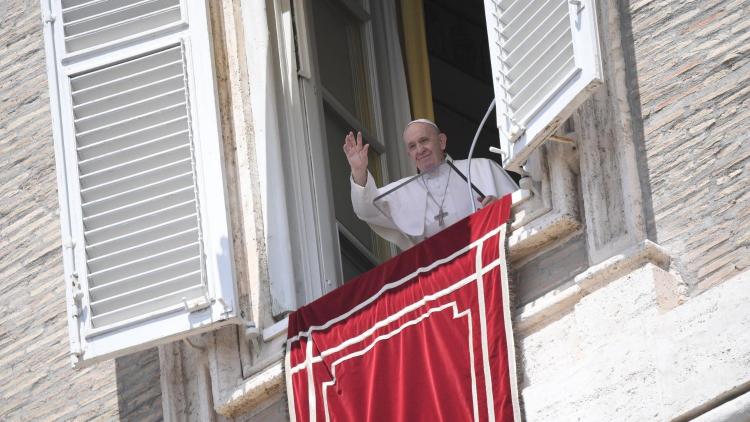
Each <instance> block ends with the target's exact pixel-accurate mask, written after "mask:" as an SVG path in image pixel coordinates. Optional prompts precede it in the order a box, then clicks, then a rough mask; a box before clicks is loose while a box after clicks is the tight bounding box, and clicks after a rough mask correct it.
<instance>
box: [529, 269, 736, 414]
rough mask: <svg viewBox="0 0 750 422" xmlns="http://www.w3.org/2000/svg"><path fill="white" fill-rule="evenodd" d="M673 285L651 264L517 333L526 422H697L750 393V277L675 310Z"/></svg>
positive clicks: (669, 278)
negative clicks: (669, 296)
mask: <svg viewBox="0 0 750 422" xmlns="http://www.w3.org/2000/svg"><path fill="white" fill-rule="evenodd" d="M671 283H673V276H672V275H671V274H669V273H668V272H666V271H664V270H662V269H660V268H658V267H656V266H654V265H652V264H647V265H646V266H643V267H641V268H640V269H639V270H637V271H634V272H632V273H630V274H628V275H626V276H624V277H620V278H618V279H616V280H614V281H612V282H611V283H608V284H606V285H605V286H603V287H601V288H600V289H598V290H596V291H595V292H593V293H591V294H590V295H587V296H585V297H583V298H582V299H581V300H580V301H579V302H578V303H576V304H575V305H573V306H572V307H569V308H568V309H567V311H566V312H564V313H560V314H559V315H558V318H557V319H554V320H547V321H546V323H545V324H542V325H541V326H538V327H536V328H534V329H532V330H528V331H525V330H517V335H518V334H520V336H521V337H522V340H521V342H520V348H521V351H522V355H523V361H524V365H523V375H522V380H521V389H522V392H523V396H522V400H523V403H524V406H523V407H524V414H525V418H526V420H528V421H549V420H601V421H605V420H606V421H609V420H617V421H645V420H656V421H665V420H689V419H692V418H693V417H695V416H699V415H701V414H703V413H704V412H706V411H707V410H710V409H712V408H713V407H714V406H717V405H720V404H722V403H724V402H725V401H727V400H729V399H731V395H732V394H734V393H736V392H740V393H741V392H745V391H747V388H748V385H750V381H749V380H750V331H748V330H747V326H748V324H750V310H748V307H747V305H746V304H747V303H748V301H749V300H750V271H746V272H744V273H741V274H739V275H737V276H735V277H734V278H732V279H730V280H726V281H725V282H724V283H722V284H721V285H718V286H716V287H714V288H712V289H710V290H708V291H706V292H705V293H704V294H702V295H700V296H698V297H694V298H692V299H690V300H688V301H687V302H685V303H684V304H682V305H679V306H677V307H674V308H672V304H670V303H668V301H664V300H663V297H661V293H660V291H662V289H663V287H664V286H668V285H670V284H671ZM748 412H750V410H749V409H748V408H747V407H745V408H743V409H741V410H740V413H741V414H742V415H744V418H743V419H739V420H747V418H748V417H750V413H748ZM705 420H722V419H721V418H720V417H717V418H708V419H705Z"/></svg>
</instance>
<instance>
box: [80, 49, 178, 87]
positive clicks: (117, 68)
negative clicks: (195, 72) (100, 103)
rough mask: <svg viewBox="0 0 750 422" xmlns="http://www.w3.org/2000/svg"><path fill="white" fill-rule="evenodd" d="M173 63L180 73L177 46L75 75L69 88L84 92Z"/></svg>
mask: <svg viewBox="0 0 750 422" xmlns="http://www.w3.org/2000/svg"><path fill="white" fill-rule="evenodd" d="M174 63H180V71H179V72H180V73H182V65H181V63H182V51H181V49H180V47H179V46H174V47H169V48H165V49H163V50H160V51H157V52H154V53H150V54H144V55H143V56H140V57H136V58H133V59H130V60H127V61H124V62H121V63H116V64H113V65H110V66H107V67H104V68H101V69H97V70H92V71H90V72H87V73H85V74H83V75H77V76H75V77H73V78H71V79H70V87H71V90H72V91H73V92H74V93H80V92H85V91H86V90H87V89H93V88H96V87H98V86H101V85H106V84H110V83H114V82H117V81H120V80H127V79H129V78H137V77H139V75H141V74H142V73H148V72H152V71H154V70H159V69H161V68H163V67H165V66H169V65H171V64H174Z"/></svg>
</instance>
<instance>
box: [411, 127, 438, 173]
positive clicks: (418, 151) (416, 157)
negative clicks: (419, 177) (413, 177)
mask: <svg viewBox="0 0 750 422" xmlns="http://www.w3.org/2000/svg"><path fill="white" fill-rule="evenodd" d="M447 140H448V138H447V137H446V136H445V134H443V133H438V131H437V130H436V129H435V128H434V127H433V126H431V125H428V124H427V123H420V122H417V123H412V124H411V125H409V127H407V128H406V130H405V131H404V144H405V145H406V152H407V153H408V154H409V157H411V159H412V161H414V164H416V166H417V168H418V169H419V171H420V172H426V171H430V170H432V169H433V168H435V167H437V165H438V164H440V163H441V162H442V161H443V151H444V150H445V143H446V141H447Z"/></svg>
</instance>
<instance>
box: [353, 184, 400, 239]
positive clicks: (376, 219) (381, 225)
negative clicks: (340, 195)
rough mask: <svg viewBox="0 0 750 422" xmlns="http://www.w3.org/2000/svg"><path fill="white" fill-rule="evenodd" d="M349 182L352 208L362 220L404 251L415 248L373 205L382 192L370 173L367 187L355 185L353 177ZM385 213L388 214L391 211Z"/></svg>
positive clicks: (390, 220)
mask: <svg viewBox="0 0 750 422" xmlns="http://www.w3.org/2000/svg"><path fill="white" fill-rule="evenodd" d="M349 182H350V184H351V195H352V208H353V209H354V213H355V214H357V217H359V219H360V220H362V221H364V222H366V223H367V224H368V225H369V226H370V227H371V228H372V230H373V231H374V232H375V233H377V234H378V235H380V237H382V238H383V239H385V240H388V241H389V242H392V243H394V244H395V245H396V246H398V247H399V248H401V249H402V250H405V249H409V248H410V247H412V246H414V242H413V241H412V240H411V239H409V238H408V237H407V236H406V235H404V234H403V233H402V232H401V231H400V230H399V229H398V227H397V226H396V224H395V223H394V222H393V220H392V219H390V218H389V217H387V216H386V215H384V214H383V213H382V212H381V211H380V210H378V209H377V207H375V205H373V199H375V198H376V197H377V196H378V195H380V190H379V189H378V188H377V186H376V185H375V179H374V178H373V177H372V174H370V172H369V171H368V172H367V182H366V183H365V186H360V185H358V184H357V183H355V182H354V179H353V178H352V177H351V176H350V177H349ZM385 206H387V204H385ZM384 211H385V212H388V211H389V210H384Z"/></svg>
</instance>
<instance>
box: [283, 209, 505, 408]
mask: <svg viewBox="0 0 750 422" xmlns="http://www.w3.org/2000/svg"><path fill="white" fill-rule="evenodd" d="M509 214H510V196H507V197H505V198H503V199H501V200H499V201H496V202H495V203H494V204H492V205H491V206H488V207H487V208H485V209H483V210H480V211H479V212H477V213H475V214H473V215H472V216H469V217H467V218H466V219H464V220H462V221H460V222H458V223H456V224H454V225H453V226H451V227H448V228H447V229H446V230H444V231H442V232H441V233H439V234H438V235H436V236H433V237H432V238H430V239H428V240H426V241H425V242H422V243H421V244H419V245H417V246H415V247H413V248H411V249H409V250H407V251H405V252H404V253H402V254H401V255H399V256H397V257H395V258H393V259H391V260H389V261H387V262H385V263H383V264H382V265H380V266H378V267H377V268H375V269H373V270H371V271H369V272H367V273H365V274H362V275H361V276H359V277H357V278H355V279H353V280H351V281H349V282H348V283H346V284H345V285H344V286H342V287H340V288H339V289H337V290H335V291H333V292H331V293H329V294H327V295H325V296H323V297H321V298H320V299H318V300H316V301H314V302H312V303H310V304H309V305H306V306H303V307H302V308H300V309H299V310H297V311H296V312H294V313H292V314H291V315H290V316H289V333H288V337H289V340H288V342H287V358H286V359H287V362H286V365H287V366H286V375H287V383H288V385H287V390H288V392H289V400H290V413H291V415H290V416H291V417H292V419H293V420H296V421H310V420H317V421H409V422H411V421H471V420H476V421H488V420H498V421H512V420H513V414H514V412H513V404H512V403H513V400H512V397H511V388H510V379H511V375H510V372H511V371H510V369H509V365H508V362H509V354H508V341H507V339H508V338H509V337H507V336H506V323H505V315H507V313H504V310H503V306H504V305H503V303H504V301H503V284H504V283H505V285H506V286H507V280H505V279H503V278H504V277H506V275H505V274H506V268H505V265H506V263H505V248H504V245H505V223H506V221H507V219H508V217H509ZM506 291H507V290H506ZM505 302H506V303H507V300H506V301H505ZM507 326H509V324H508V325H507ZM511 356H512V355H511Z"/></svg>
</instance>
